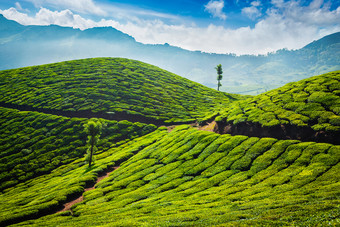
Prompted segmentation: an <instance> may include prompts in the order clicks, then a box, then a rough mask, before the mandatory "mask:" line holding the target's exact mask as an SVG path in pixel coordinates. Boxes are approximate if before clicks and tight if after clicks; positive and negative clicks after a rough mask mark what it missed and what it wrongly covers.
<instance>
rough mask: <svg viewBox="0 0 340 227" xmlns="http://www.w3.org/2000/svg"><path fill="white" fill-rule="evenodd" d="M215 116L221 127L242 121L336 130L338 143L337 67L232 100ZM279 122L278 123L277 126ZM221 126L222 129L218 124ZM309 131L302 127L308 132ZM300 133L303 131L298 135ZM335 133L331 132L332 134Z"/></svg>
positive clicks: (265, 125)
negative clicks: (232, 101)
mask: <svg viewBox="0 0 340 227" xmlns="http://www.w3.org/2000/svg"><path fill="white" fill-rule="evenodd" d="M219 115H220V116H218V117H217V118H216V119H215V120H216V121H217V122H219V124H220V125H221V126H222V127H225V126H226V125H234V126H237V125H242V124H244V123H247V124H249V123H250V124H252V125H257V126H258V127H262V128H264V129H265V128H267V129H268V128H275V127H276V128H275V129H278V130H280V127H281V126H283V127H286V130H289V128H287V127H289V126H291V128H292V127H293V130H297V131H298V130H299V129H310V133H311V134H312V133H313V132H314V134H316V133H318V132H319V133H320V132H322V133H328V134H336V137H337V138H333V139H332V140H331V141H333V142H336V141H335V140H337V141H338V144H339V143H340V139H339V137H340V134H339V132H340V71H335V72H331V73H327V74H324V75H320V76H314V77H311V78H308V79H305V80H301V81H299V82H293V83H289V84H287V85H285V86H283V87H281V88H278V89H274V90H272V91H268V92H266V93H263V94H260V95H257V96H255V97H252V98H249V99H246V100H242V101H239V102H234V103H232V104H231V105H227V106H226V108H225V109H224V111H220V112H219ZM277 126H279V127H277ZM221 130H223V129H222V128H221ZM308 132H309V131H306V130H305V131H304V133H308ZM300 136H301V137H303V135H300ZM333 137H335V136H333Z"/></svg>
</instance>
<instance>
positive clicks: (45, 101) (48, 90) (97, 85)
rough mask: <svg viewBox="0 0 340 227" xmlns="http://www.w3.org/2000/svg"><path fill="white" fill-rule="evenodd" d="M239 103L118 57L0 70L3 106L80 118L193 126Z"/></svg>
mask: <svg viewBox="0 0 340 227" xmlns="http://www.w3.org/2000/svg"><path fill="white" fill-rule="evenodd" d="M240 98H241V96H239V95H231V94H226V93H221V92H217V91H215V90H213V89H210V88H207V87H204V86H203V85H200V84H198V83H195V82H192V81H189V80H187V79H185V78H182V77H179V76H177V75H175V74H172V73H170V72H168V71H165V70H162V69H160V68H158V67H155V66H152V65H149V64H146V63H142V62H139V61H134V60H128V59H120V58H96V59H84V60H76V61H68V62H62V63H56V64H49V65H42V66H35V67H26V68H20V69H13V70H5V71H0V102H1V103H3V105H5V104H8V105H17V106H18V107H26V108H28V107H31V108H36V109H37V110H39V109H48V110H55V111H68V112H84V113H85V116H84V117H86V113H97V114H102V115H108V116H110V117H112V118H113V119H115V118H114V117H115V116H116V115H117V117H118V118H119V116H120V115H124V116H125V117H127V116H128V115H132V117H134V118H136V119H137V121H138V120H139V121H141V120H140V119H138V116H139V117H140V118H143V117H144V118H148V119H155V120H158V121H162V122H164V121H166V122H177V121H192V120H195V119H197V118H200V117H203V116H204V115H205V114H207V113H209V112H211V111H212V110H214V109H216V108H219V107H221V105H222V104H224V105H225V104H227V103H229V102H231V101H233V100H235V99H240ZM118 118H117V119H118ZM125 119H126V118H125ZM119 120H120V118H119Z"/></svg>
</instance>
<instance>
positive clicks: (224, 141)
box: [0, 126, 340, 226]
mask: <svg viewBox="0 0 340 227" xmlns="http://www.w3.org/2000/svg"><path fill="white" fill-rule="evenodd" d="M108 153H110V155H109V156H108V155H105V157H106V158H100V155H99V156H98V157H97V159H98V164H97V165H99V166H100V165H103V166H107V165H111V166H112V165H114V164H116V163H113V162H116V161H115V160H117V159H119V158H117V157H121V156H127V154H129V156H128V157H130V158H129V159H128V160H127V161H125V162H123V163H121V164H120V168H119V169H117V170H115V171H114V172H113V173H112V174H111V175H110V176H109V177H108V178H106V179H105V180H103V181H101V182H100V183H99V184H98V185H97V186H96V189H95V190H92V191H88V192H86V193H85V194H84V198H85V200H84V201H83V202H82V203H80V204H77V205H75V206H73V207H72V210H73V212H74V214H73V216H72V215H71V213H70V212H63V213H58V214H54V215H49V216H46V217H42V218H40V219H37V220H31V221H27V222H23V223H21V224H19V226H20V225H32V226H42V225H43V226H52V225H56V224H58V225H60V226H84V225H111V226H112V225H114V226H141V225H148V226H183V225H193V226H197V225H200V226H206V225H218V224H226V225H294V224H299V225H317V224H319V225H323V224H331V225H336V224H339V223H340V213H339V204H340V200H339V190H338V188H339V186H340V185H339V184H340V182H339V175H338V173H339V171H340V163H339V161H340V146H335V145H331V144H325V143H315V142H300V141H295V140H277V139H273V138H257V137H247V136H231V135H219V134H216V133H213V132H206V131H198V130H196V129H191V128H189V127H188V126H180V127H177V128H176V129H175V130H173V131H172V132H170V133H168V132H167V131H166V130H165V129H164V130H163V129H162V128H160V129H159V130H157V131H155V132H153V133H151V134H149V135H147V136H145V137H144V138H138V139H136V141H135V142H133V141H132V142H130V143H129V144H125V145H122V146H121V147H118V148H114V149H112V150H109V151H108ZM104 154H105V153H103V155H104ZM133 154H134V155H133ZM125 160H126V159H125ZM73 166H76V165H74V164H73ZM58 171H60V170H57V171H56V172H58ZM81 171H85V169H84V167H75V169H73V170H70V171H69V172H68V173H67V174H65V173H64V175H63V176H66V175H73V174H79V173H80V172H81ZM87 174H91V173H90V172H88V173H87ZM63 176H61V177H62V178H63ZM49 177H52V175H50V176H49ZM62 178H58V179H62ZM46 179H48V178H46ZM50 179H51V180H49V181H48V182H52V181H53V178H50ZM36 180H38V179H36ZM33 181H35V180H33ZM33 181H32V184H33ZM21 187H23V186H21ZM30 187H35V186H30ZM56 187H60V185H59V184H56ZM37 188H38V187H37ZM26 189H28V188H26ZM29 189H30V190H26V191H25V192H20V190H22V189H18V190H19V191H15V190H17V189H12V190H8V191H7V192H6V193H4V194H3V195H1V198H0V199H1V201H4V204H7V203H8V202H10V201H11V200H12V199H14V196H15V195H19V197H21V195H20V193H28V192H29V191H34V190H31V188H29ZM55 189H56V188H55ZM79 190H81V189H79ZM48 193H51V192H48ZM48 193H47V194H46V196H47V195H48ZM47 197H48V196H47ZM26 198H27V200H30V199H28V198H30V196H28V195H27V196H26ZM26 202H28V201H26ZM18 203H20V202H16V203H15V205H14V204H13V203H11V204H10V205H7V207H6V209H2V210H6V212H8V213H7V214H8V215H9V216H10V212H11V211H12V210H13V209H15V207H16V206H18ZM32 206H34V204H32ZM33 208H34V207H31V209H33Z"/></svg>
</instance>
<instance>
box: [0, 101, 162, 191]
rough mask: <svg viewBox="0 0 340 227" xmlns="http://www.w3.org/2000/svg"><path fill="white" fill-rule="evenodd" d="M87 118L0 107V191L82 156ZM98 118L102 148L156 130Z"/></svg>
mask: <svg viewBox="0 0 340 227" xmlns="http://www.w3.org/2000/svg"><path fill="white" fill-rule="evenodd" d="M87 121H88V119H83V118H66V117H61V116H55V115H49V114H42V113H37V112H29V111H26V112H25V111H18V110H13V109H8V108H2V107H0V125H1V127H0V182H1V184H0V190H3V189H4V188H7V187H10V186H13V185H15V184H17V183H18V182H23V181H25V180H27V179H31V178H33V177H36V176H39V175H42V174H46V173H49V172H50V171H51V170H53V169H55V168H56V167H58V166H60V165H64V164H67V163H70V162H72V161H74V160H76V159H79V158H81V157H83V155H84V154H85V153H86V147H85V141H86V135H85V133H84V127H83V125H84V124H85V123H86V122H87ZM101 121H102V122H103V123H104V124H106V127H104V129H103V134H102V136H101V140H100V141H99V144H98V148H99V150H101V151H103V150H107V149H108V148H109V147H110V146H113V145H114V144H115V143H117V142H119V141H123V140H127V139H133V138H136V137H138V136H141V135H145V134H147V133H149V132H151V131H153V130H155V129H156V127H155V126H154V125H146V124H142V123H131V122H128V121H120V122H117V121H108V120H103V119H102V120H101Z"/></svg>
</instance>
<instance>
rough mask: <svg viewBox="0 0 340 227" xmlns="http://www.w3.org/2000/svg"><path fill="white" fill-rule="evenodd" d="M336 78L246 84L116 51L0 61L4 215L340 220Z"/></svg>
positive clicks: (295, 222)
mask: <svg viewBox="0 0 340 227" xmlns="http://www.w3.org/2000/svg"><path fill="white" fill-rule="evenodd" d="M339 81H340V71H336V72H332V73H328V74H324V75H320V76H315V77H311V78H309V79H306V80H302V81H299V82H294V83H290V84H287V85H286V86H283V87H281V88H279V89H275V90H272V91H269V92H266V93H264V94H260V95H258V96H255V97H244V96H238V95H231V94H226V93H222V92H217V91H214V90H212V89H209V88H206V87H204V86H202V85H199V84H197V83H194V82H191V81H189V80H186V79H183V78H181V77H179V76H177V75H174V74H172V73H169V72H167V71H164V70H162V69H159V68H157V67H155V66H151V65H148V64H145V63H142V62H138V61H133V60H128V59H121V58H97V59H84V60H76V61H69V62H62V63H56V64H49V65H43V66H34V67H26V68H21V69H13V70H5V71H0V226H7V225H13V226H129V227H130V226H338V225H340V189H339V188H340V145H339V144H340V120H339V119H340V98H339V96H340V85H339ZM110 116H111V117H110ZM91 117H96V118H97V120H98V121H100V122H101V123H102V125H103V130H102V134H101V136H100V140H99V142H98V144H97V147H98V151H97V152H95V154H94V159H95V161H94V163H93V165H92V166H91V167H88V165H87V164H86V162H85V153H86V149H87V146H86V138H87V135H86V133H85V132H84V124H86V123H87V122H88V121H89V120H90V119H91ZM102 117H107V119H103V118H102ZM124 118H126V120H122V119H124ZM214 119H215V121H216V122H217V126H216V127H215V129H214V131H215V132H210V131H204V130H202V129H204V128H200V127H198V126H197V125H196V124H191V125H186V124H184V123H193V122H199V123H200V124H201V125H204V124H206V123H209V122H211V121H213V120H214ZM118 120H122V121H118ZM128 120H131V121H133V122H131V121H128ZM141 121H142V122H145V123H141ZM150 123H155V124H150ZM178 124H182V125H179V126H176V127H175V126H174V125H178ZM156 125H157V126H156ZM160 125H169V127H164V126H161V127H158V126H160ZM212 126H213V124H210V125H209V127H206V128H209V129H212ZM280 130H281V131H280ZM216 132H218V133H216ZM278 132H279V133H280V132H284V133H285V134H284V135H283V136H282V135H280V134H279V133H278ZM238 134H239V135H238ZM306 135H307V136H306ZM281 137H282V138H281ZM296 138H298V139H299V140H296ZM324 140H325V141H329V142H327V143H326V142H324ZM111 171H112V172H111ZM108 172H111V173H110V174H109V175H108V176H107V177H106V178H104V179H102V178H100V177H101V176H102V175H105V174H106V173H108ZM99 178H100V179H102V180H100V181H99V180H98V179H99ZM97 180H98V182H97ZM80 196H82V197H80ZM80 198H81V199H80ZM68 202H74V204H73V203H72V204H73V205H72V206H71V208H70V209H66V211H64V210H63V208H64V207H65V205H66V203H68Z"/></svg>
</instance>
